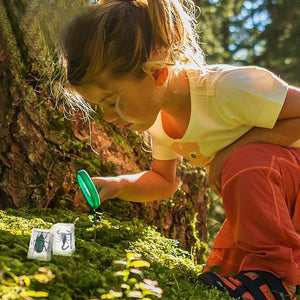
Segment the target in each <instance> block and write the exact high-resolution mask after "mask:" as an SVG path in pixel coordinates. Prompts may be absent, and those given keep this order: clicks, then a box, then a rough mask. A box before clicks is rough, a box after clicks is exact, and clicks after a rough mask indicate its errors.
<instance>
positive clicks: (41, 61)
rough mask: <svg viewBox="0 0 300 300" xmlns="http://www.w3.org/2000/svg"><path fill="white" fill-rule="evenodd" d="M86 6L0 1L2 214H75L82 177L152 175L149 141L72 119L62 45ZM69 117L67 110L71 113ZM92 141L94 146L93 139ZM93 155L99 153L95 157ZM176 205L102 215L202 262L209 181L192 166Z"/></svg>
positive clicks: (71, 0) (115, 204) (74, 1)
mask: <svg viewBox="0 0 300 300" xmlns="http://www.w3.org/2000/svg"><path fill="white" fill-rule="evenodd" d="M88 2H89V1H83V0H50V1H34V0H10V1H6V0H0V19H1V22H0V78H1V83H0V97H1V101H0V124H1V127H0V128H1V131H0V153H1V156H0V162H1V167H0V208H2V209H4V208H7V207H22V206H27V207H30V208H35V207H44V208H46V207H67V208H71V207H73V206H72V202H71V201H68V200H72V199H73V196H74V193H75V191H76V190H77V188H78V185H77V180H76V173H77V171H78V170H80V169H86V170H87V171H88V172H89V173H90V175H91V176H114V175H118V174H121V173H133V172H140V171H142V170H145V169H146V168H149V166H150V160H151V154H150V153H149V152H147V151H145V150H144V149H145V143H144V139H143V137H142V136H140V135H139V134H137V133H136V132H134V131H127V130H122V129H118V128H116V127H115V126H114V125H113V124H108V123H106V122H104V121H103V120H102V116H101V111H100V110H99V113H98V114H96V115H94V119H93V120H91V122H84V120H83V116H82V115H81V114H80V113H76V111H75V114H68V113H66V112H64V111H65V108H66V107H64V101H63V98H62V95H61V92H60V88H61V86H60V78H61V77H60V75H61V74H60V73H59V72H57V70H59V67H58V59H57V57H55V51H54V50H55V40H56V39H57V36H56V35H57V33H58V32H59V29H60V26H61V24H62V22H65V21H66V20H67V19H68V18H69V17H70V16H72V15H74V13H76V10H78V9H80V7H82V5H86V4H88ZM66 111H68V108H67V109H66ZM90 136H92V139H90ZM91 146H92V148H93V149H94V150H95V151H97V152H98V154H95V153H94V152H93V151H92V149H91ZM178 172H179V173H180V174H181V175H182V178H183V184H182V186H181V187H180V188H179V190H178V191H177V193H176V194H175V196H174V197H172V198H170V199H166V200H164V201H159V202H153V203H147V204H140V203H130V202H126V201H121V200H118V199H114V200H112V201H106V202H105V203H104V204H103V205H102V206H101V208H100V209H101V210H105V211H107V212H110V213H111V214H112V215H114V216H119V217H120V218H123V219H124V218H133V217H139V218H142V219H144V221H145V222H146V223H148V224H151V225H156V226H158V228H159V229H160V231H161V232H162V233H163V234H164V235H165V236H167V237H171V238H174V239H178V240H179V241H180V244H181V246H183V247H185V248H186V249H188V250H189V251H191V249H193V254H194V255H195V260H198V261H199V262H202V261H203V259H204V258H203V254H204V252H205V250H206V246H205V245H206V242H207V205H208V194H207V191H208V187H207V181H206V175H205V173H204V172H203V170H201V169H198V170H196V172H194V173H193V174H192V171H191V167H190V166H189V165H187V164H186V165H183V166H182V167H181V168H179V170H178Z"/></svg>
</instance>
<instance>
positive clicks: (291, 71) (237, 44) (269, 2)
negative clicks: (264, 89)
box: [195, 0, 300, 85]
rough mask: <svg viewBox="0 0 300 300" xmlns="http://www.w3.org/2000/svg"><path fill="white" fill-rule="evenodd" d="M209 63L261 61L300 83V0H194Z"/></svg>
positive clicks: (255, 62) (283, 76) (262, 64)
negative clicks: (199, 10)
mask: <svg viewBox="0 0 300 300" xmlns="http://www.w3.org/2000/svg"><path fill="white" fill-rule="evenodd" d="M195 3H196V5H198V6H199V7H200V9H201V12H200V14H199V16H198V20H199V26H198V29H199V33H200V36H201V42H202V43H203V45H202V48H203V49H204V51H205V53H206V54H207V61H208V63H229V64H238V65H253V64H254V65H258V66H261V67H265V68H267V69H269V70H271V71H273V72H274V73H276V74H277V75H279V76H281V77H282V78H283V79H284V80H286V81H288V82H289V83H291V84H298V85H299V84H300V68H299V65H300V56H299V49H300V1H290V0H246V1H245V0H195Z"/></svg>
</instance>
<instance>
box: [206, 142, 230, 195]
mask: <svg viewBox="0 0 300 300" xmlns="http://www.w3.org/2000/svg"><path fill="white" fill-rule="evenodd" d="M232 152H233V149H231V148H230V147H226V148H224V149H222V150H220V151H219V152H218V153H217V154H216V156H215V157H214V158H213V160H212V161H211V164H210V168H209V174H208V184H209V186H210V188H211V189H212V190H213V191H214V192H215V193H216V194H217V195H219V196H221V175H222V171H223V167H224V165H225V162H226V161H227V159H228V157H229V156H230V154H231V153H232Z"/></svg>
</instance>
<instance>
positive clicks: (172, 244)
mask: <svg viewBox="0 0 300 300" xmlns="http://www.w3.org/2000/svg"><path fill="white" fill-rule="evenodd" d="M60 222H62V223H75V245H76V250H75V252H74V254H73V255H72V256H56V255H55V256H52V257H51V261H48V262H43V261H38V260H30V259H28V258H27V252H28V245H29V241H30V235H31V230H32V228H34V227H35V228H44V229H50V228H51V226H52V225H53V224H55V223H60ZM95 230H96V241H94V227H93V223H92V222H90V219H89V217H88V215H87V214H86V213H84V212H82V211H81V210H80V209H74V210H68V209H57V208H56V209H50V208H48V209H26V208H20V209H18V210H14V209H7V210H5V211H3V210H0V270H1V272H0V289H3V288H5V286H6V285H7V280H9V279H10V278H9V277H10V276H9V275H8V274H7V272H10V274H14V275H13V276H16V277H15V278H17V277H19V278H23V279H24V280H23V279H22V280H23V281H24V284H25V285H26V282H27V284H28V283H29V279H30V280H31V284H30V290H32V291H40V292H42V291H43V292H47V293H48V294H49V297H48V299H55V300H60V299H64V300H71V299H72V300H73V299H80V300H84V299H87V300H88V299H95V298H97V299H99V298H101V296H102V295H105V294H108V293H109V291H110V290H114V291H119V288H120V286H121V285H122V284H126V282H124V279H125V281H126V280H127V279H128V280H129V278H125V277H126V276H125V275H126V274H125V273H117V274H116V272H119V271H120V264H123V265H124V267H125V268H124V269H123V270H125V271H126V270H127V269H128V267H129V269H136V270H137V272H138V268H142V267H144V268H143V272H142V273H143V275H142V274H140V275H142V276H144V277H141V281H140V285H139V289H140V292H141V291H142V290H143V288H147V290H148V295H147V296H146V297H147V298H150V299H153V298H152V295H150V291H151V289H152V292H153V293H154V292H157V294H156V295H159V293H158V292H159V291H160V290H159V288H161V289H162V290H163V296H162V299H166V300H178V299H183V300H185V299H186V300H200V299H215V300H218V299H230V297H229V296H227V295H226V294H224V293H221V292H219V291H217V290H207V289H206V288H205V287H204V286H202V285H201V284H199V283H198V282H197V275H198V274H199V272H200V271H201V266H197V267H196V266H195V265H194V264H193V261H192V258H191V257H190V255H189V254H188V253H187V252H186V251H182V250H181V249H180V248H178V246H177V245H178V241H176V240H173V239H167V238H165V237H163V236H161V235H160V234H159V233H158V232H157V231H156V230H155V228H154V227H150V226H147V225H145V224H144V223H143V222H142V221H141V220H138V219H131V220H127V221H120V220H117V219H115V218H111V217H108V215H107V214H105V213H100V222H99V223H98V224H97V225H96V228H95ZM125 253H127V254H126V259H125V261H124V259H123V258H124V254H125ZM129 253H140V254H141V255H142V256H139V255H138V256H134V255H133V254H129ZM134 257H135V258H136V259H133V258H134ZM114 261H117V262H118V264H115V263H114ZM122 261H123V262H122ZM150 264H151V266H149V265H150ZM41 267H42V269H41ZM145 267H146V268H145ZM50 271H51V273H50ZM121 271H122V270H121ZM39 273H42V275H39V276H37V274H39ZM23 274H35V275H27V276H23ZM43 274H44V275H43ZM45 274H46V275H47V274H48V275H49V276H50V275H51V276H50V277H51V280H48V281H47V284H46V285H45V284H44V283H45V280H42V279H45V278H46V277H47V276H48V275H47V276H45ZM116 275H120V276H116ZM123 275H124V276H123ZM49 276H48V277H49ZM48 277H47V278H48ZM25 278H28V279H25ZM34 278H35V280H34ZM144 279H149V280H151V281H152V282H151V281H146V282H145V281H144ZM156 281H157V283H156ZM42 282H43V283H42ZM130 283H131V281H130ZM137 283H138V282H137ZM127 284H128V282H127ZM144 284H147V286H144ZM23 287H24V286H23ZM124 287H125V286H124ZM158 287H159V288H158ZM156 288H157V289H156ZM145 294H146V292H145ZM25 295H26V294H25ZM31 295H34V293H33V292H32V294H31ZM40 295H42V294H40ZM130 295H131V296H132V295H133V294H130ZM19 296H20V295H19ZM0 299H1V297H0ZM17 299H21V298H17Z"/></svg>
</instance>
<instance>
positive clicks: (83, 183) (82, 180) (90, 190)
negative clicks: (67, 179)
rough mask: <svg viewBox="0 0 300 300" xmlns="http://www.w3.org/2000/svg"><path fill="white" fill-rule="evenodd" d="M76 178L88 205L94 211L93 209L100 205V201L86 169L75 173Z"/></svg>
mask: <svg viewBox="0 0 300 300" xmlns="http://www.w3.org/2000/svg"><path fill="white" fill-rule="evenodd" d="M77 179H78V183H79V186H80V188H81V191H82V193H83V195H84V197H85V199H86V201H87V203H88V205H89V206H90V208H91V210H92V212H95V210H96V209H97V208H98V207H99V206H100V204H101V202H100V197H99V194H98V191H97V189H96V187H95V185H94V183H93V181H92V179H91V177H90V176H89V174H88V173H87V171H85V170H80V171H78V173H77Z"/></svg>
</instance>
